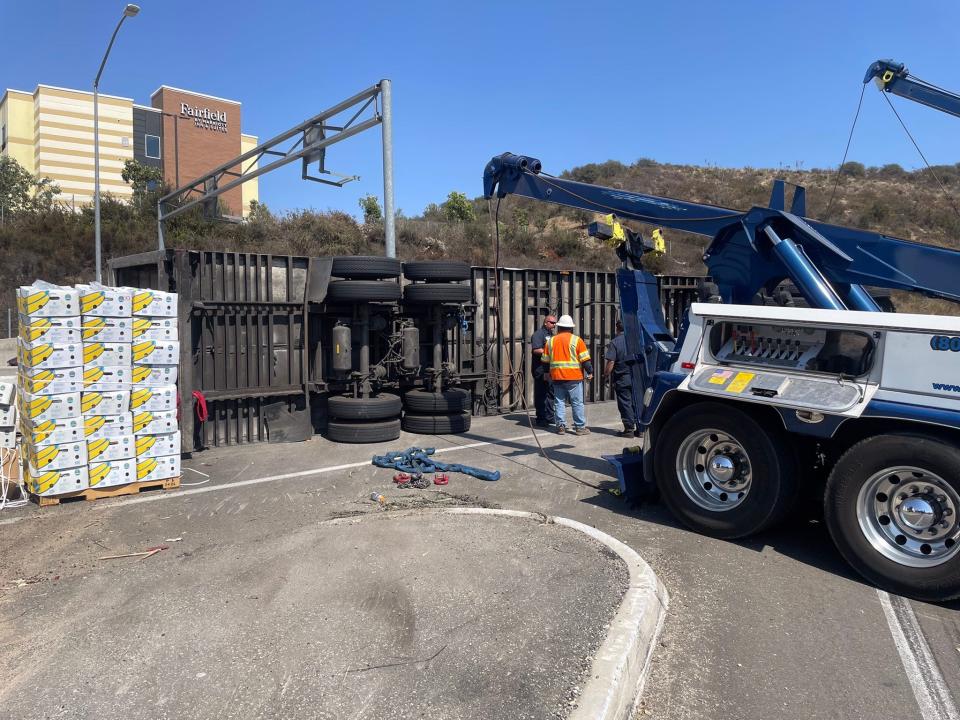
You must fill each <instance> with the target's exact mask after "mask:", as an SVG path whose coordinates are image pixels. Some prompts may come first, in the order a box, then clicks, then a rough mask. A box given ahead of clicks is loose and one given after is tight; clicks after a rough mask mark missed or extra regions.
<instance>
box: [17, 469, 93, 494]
mask: <svg viewBox="0 0 960 720" xmlns="http://www.w3.org/2000/svg"><path fill="white" fill-rule="evenodd" d="M23 479H24V484H25V485H26V486H27V492H30V493H33V494H34V495H64V494H66V493H72V492H77V491H79V490H86V489H87V487H89V485H88V475H87V466H86V465H84V466H83V467H75V468H68V469H65V470H50V471H47V472H41V473H34V472H33V471H32V470H31V469H30V468H29V467H28V468H26V469H25V471H24V474H23Z"/></svg>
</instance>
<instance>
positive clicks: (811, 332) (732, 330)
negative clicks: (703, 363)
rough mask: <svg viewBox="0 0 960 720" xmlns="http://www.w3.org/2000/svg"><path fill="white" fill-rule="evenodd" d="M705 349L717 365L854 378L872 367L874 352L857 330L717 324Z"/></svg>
mask: <svg viewBox="0 0 960 720" xmlns="http://www.w3.org/2000/svg"><path fill="white" fill-rule="evenodd" d="M709 347H710V354H711V355H712V356H713V357H714V359H715V360H716V361H717V362H719V363H721V364H737V365H759V366H763V367H770V368H783V369H788V370H789V369H792V370H803V371H807V372H817V373H828V374H832V375H844V376H847V377H859V376H861V375H865V374H866V373H867V372H869V371H870V368H871V367H872V366H873V357H874V354H875V347H876V346H875V343H874V341H873V339H872V338H871V337H870V336H869V335H868V334H867V333H864V332H859V331H857V330H838V329H826V328H818V327H808V326H803V325H760V324H753V323H742V322H733V321H719V322H717V323H716V324H714V326H713V328H712V329H711V330H710V345H709Z"/></svg>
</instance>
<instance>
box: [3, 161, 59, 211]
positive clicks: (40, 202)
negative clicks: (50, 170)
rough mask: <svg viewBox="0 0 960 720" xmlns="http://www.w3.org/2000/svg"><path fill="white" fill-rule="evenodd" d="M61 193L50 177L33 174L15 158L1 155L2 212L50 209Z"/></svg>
mask: <svg viewBox="0 0 960 720" xmlns="http://www.w3.org/2000/svg"><path fill="white" fill-rule="evenodd" d="M59 194H60V188H59V187H57V185H56V184H55V183H54V182H53V181H52V180H51V179H50V178H42V177H40V176H39V175H37V176H34V175H31V174H30V173H29V172H27V171H26V170H25V169H24V167H23V166H22V165H21V164H20V163H18V162H17V161H16V159H15V158H12V157H9V156H6V155H5V156H3V157H0V213H2V214H4V215H6V214H8V213H18V212H30V211H42V210H49V209H50V208H51V207H52V206H53V201H54V198H55V197H56V196H57V195H59Z"/></svg>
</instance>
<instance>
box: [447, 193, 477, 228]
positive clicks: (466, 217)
mask: <svg viewBox="0 0 960 720" xmlns="http://www.w3.org/2000/svg"><path fill="white" fill-rule="evenodd" d="M443 214H444V215H446V216H447V219H448V220H453V221H454V222H473V221H474V220H476V219H477V214H476V213H475V212H474V211H473V205H472V204H471V203H470V201H469V200H468V199H467V196H466V195H464V194H463V193H461V192H457V191H456V190H454V191H452V192H451V193H450V194H449V195H447V201H446V202H445V203H444V204H443Z"/></svg>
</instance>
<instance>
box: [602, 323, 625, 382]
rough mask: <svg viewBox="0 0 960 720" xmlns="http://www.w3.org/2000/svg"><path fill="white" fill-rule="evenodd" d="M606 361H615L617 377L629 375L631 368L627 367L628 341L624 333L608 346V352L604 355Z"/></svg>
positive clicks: (615, 374)
mask: <svg viewBox="0 0 960 720" xmlns="http://www.w3.org/2000/svg"><path fill="white" fill-rule="evenodd" d="M603 357H604V360H613V374H614V376H615V377H620V376H621V375H627V374H628V373H629V372H630V368H629V367H627V339H626V338H625V337H624V336H623V333H620V334H619V335H617V336H616V337H615V338H614V339H613V340H611V341H610V342H609V343H608V344H607V350H606V352H605V353H604V355H603Z"/></svg>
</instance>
